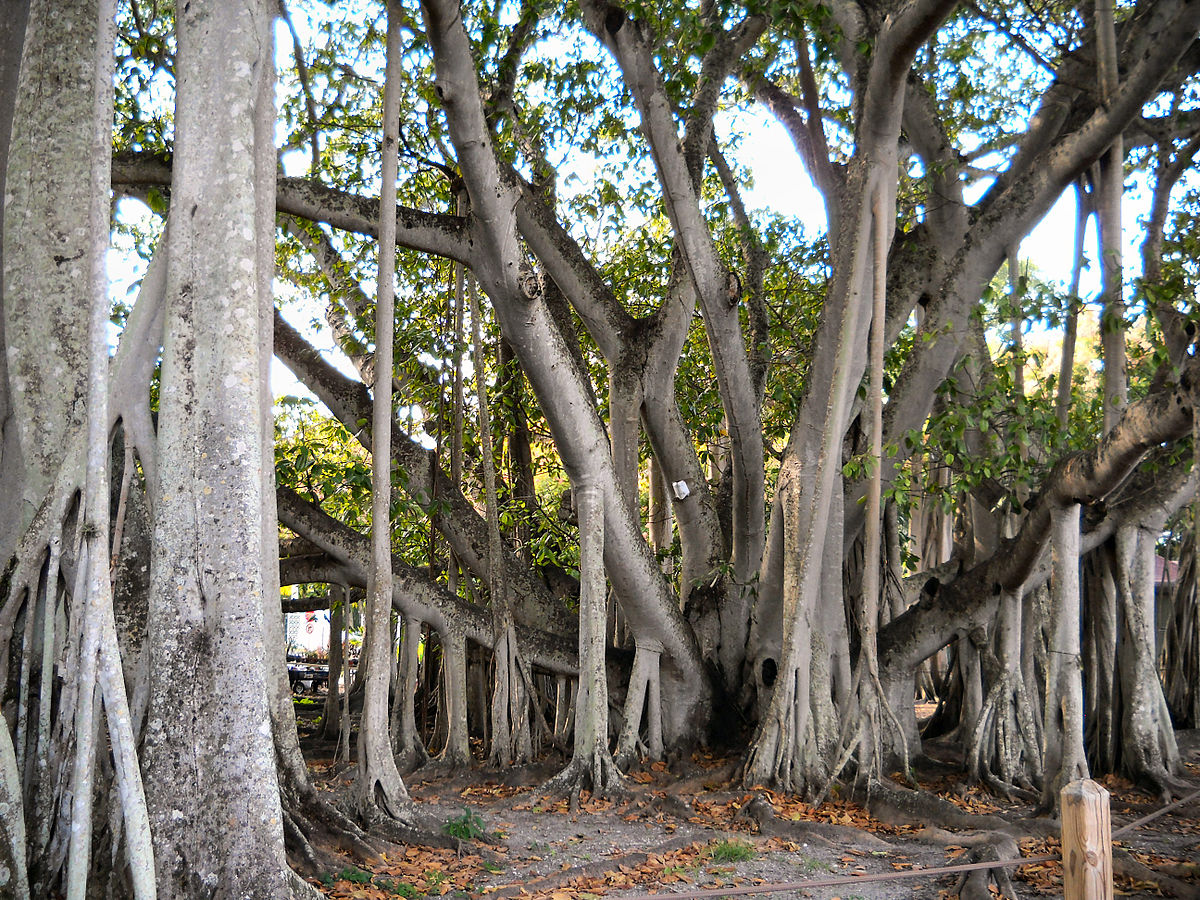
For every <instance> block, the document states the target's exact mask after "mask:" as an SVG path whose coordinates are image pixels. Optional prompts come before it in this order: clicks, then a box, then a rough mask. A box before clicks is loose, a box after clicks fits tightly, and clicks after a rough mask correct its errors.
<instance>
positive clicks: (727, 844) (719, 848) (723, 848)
mask: <svg viewBox="0 0 1200 900" xmlns="http://www.w3.org/2000/svg"><path fill="white" fill-rule="evenodd" d="M705 853H706V854H707V855H708V857H709V858H710V859H712V861H713V862H718V863H736V862H747V861H748V860H751V859H754V857H755V856H757V855H758V853H757V851H756V850H755V849H754V847H753V846H751V845H750V844H748V843H746V842H745V841H739V840H736V839H731V840H725V841H717V842H715V843H713V844H710V845H709V846H708V847H707V849H706V850H705Z"/></svg>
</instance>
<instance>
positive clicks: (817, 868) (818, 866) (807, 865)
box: [800, 855, 833, 875]
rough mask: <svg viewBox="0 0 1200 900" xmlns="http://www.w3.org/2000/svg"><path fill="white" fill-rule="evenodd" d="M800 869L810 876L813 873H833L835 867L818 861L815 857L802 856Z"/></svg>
mask: <svg viewBox="0 0 1200 900" xmlns="http://www.w3.org/2000/svg"><path fill="white" fill-rule="evenodd" d="M800 868H802V869H803V870H804V871H805V872H807V873H808V874H810V875H811V874H812V873H813V872H831V871H833V867H832V866H830V865H829V863H827V862H823V861H822V860H819V859H817V858H816V857H815V856H804V855H801V857H800Z"/></svg>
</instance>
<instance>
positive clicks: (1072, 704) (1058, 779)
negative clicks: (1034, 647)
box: [1042, 503, 1088, 809]
mask: <svg viewBox="0 0 1200 900" xmlns="http://www.w3.org/2000/svg"><path fill="white" fill-rule="evenodd" d="M1050 515H1051V527H1052V529H1053V537H1052V539H1051V552H1052V554H1053V567H1054V572H1053V576H1052V578H1053V582H1052V584H1053V588H1052V590H1053V607H1052V611H1051V614H1050V621H1051V623H1052V628H1053V638H1052V640H1051V643H1050V661H1049V662H1050V669H1049V672H1048V673H1047V676H1046V706H1045V742H1044V745H1043V746H1044V751H1043V758H1042V770H1043V773H1044V774H1043V785H1042V804H1043V806H1045V807H1047V808H1050V809H1057V808H1058V795H1059V791H1061V790H1062V788H1063V786H1064V785H1066V784H1068V783H1070V782H1072V781H1075V780H1077V779H1079V778H1087V777H1088V766H1087V756H1086V754H1085V753H1084V749H1083V682H1082V679H1081V677H1080V676H1081V673H1080V666H1079V504H1077V503H1071V504H1067V505H1066V506H1061V507H1059V506H1056V507H1054V508H1053V509H1052V510H1051V514H1050Z"/></svg>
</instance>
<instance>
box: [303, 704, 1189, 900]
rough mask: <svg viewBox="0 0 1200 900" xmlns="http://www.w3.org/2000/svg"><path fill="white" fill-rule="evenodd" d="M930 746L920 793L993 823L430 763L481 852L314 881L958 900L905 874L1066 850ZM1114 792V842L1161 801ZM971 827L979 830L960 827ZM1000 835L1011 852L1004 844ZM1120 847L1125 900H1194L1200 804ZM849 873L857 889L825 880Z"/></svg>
mask: <svg viewBox="0 0 1200 900" xmlns="http://www.w3.org/2000/svg"><path fill="white" fill-rule="evenodd" d="M301 731H302V735H303V734H304V731H305V727H304V724H303V720H302V725H301ZM1179 737H1180V744H1181V752H1182V753H1183V755H1184V759H1185V761H1186V765H1187V768H1186V778H1185V780H1186V782H1187V783H1188V784H1189V785H1191V787H1190V788H1189V792H1190V791H1192V790H1197V789H1200V731H1192V732H1180V733H1179ZM302 743H303V745H304V747H305V751H306V754H308V756H309V765H310V769H311V771H312V775H313V778H314V781H315V782H316V783H317V784H318V786H319V787H321V789H323V790H327V791H330V792H331V793H334V794H341V793H343V792H344V791H345V789H346V788H347V786H348V785H349V784H350V782H351V781H352V779H353V777H354V771H353V768H352V767H350V768H347V767H345V766H344V765H334V764H332V762H331V759H330V754H331V753H332V746H330V745H325V744H322V743H319V742H314V741H313V740H311V739H305V740H303V741H302ZM932 749H933V751H934V752H933V753H931V756H935V757H941V758H942V763H941V764H938V762H937V761H936V760H935V761H934V762H933V763H932V764H930V765H927V766H923V767H921V769H920V770H919V771H918V783H919V784H920V785H921V786H922V787H924V788H926V789H929V790H931V791H933V792H935V793H936V794H938V795H939V796H940V797H942V798H944V799H945V800H948V801H950V802H951V803H953V804H954V806H955V807H957V808H958V809H959V810H961V811H962V812H963V813H968V814H971V815H974V816H986V817H988V818H986V819H964V820H963V821H962V822H959V823H956V824H957V825H959V826H960V827H957V828H954V829H949V828H944V827H936V826H935V825H934V823H930V822H914V823H910V824H894V823H895V822H897V821H898V817H897V815H895V813H894V811H893V812H892V813H890V814H889V813H888V812H887V811H886V810H885V811H884V812H882V813H880V815H881V817H882V818H886V819H888V820H890V823H889V822H887V821H883V820H882V818H875V817H873V816H871V815H869V814H868V813H867V812H866V811H865V810H864V808H863V807H862V806H861V805H859V804H857V803H854V802H850V801H848V800H839V799H836V798H835V799H833V800H831V801H829V802H826V803H825V804H823V805H821V806H820V807H816V808H813V807H810V806H808V805H806V804H803V803H800V802H798V801H796V800H795V799H793V798H790V797H787V796H784V795H780V794H777V793H775V792H772V791H768V790H763V789H759V790H746V789H743V788H741V787H740V786H739V782H738V780H736V779H735V775H736V774H737V768H738V763H739V760H737V759H733V758H718V757H714V756H710V755H706V754H702V753H701V754H695V755H693V756H692V757H691V758H690V759H688V760H683V761H677V762H675V763H673V764H672V766H671V767H670V769H668V767H667V766H666V765H664V764H661V763H659V764H654V765H651V766H649V767H645V768H641V769H638V770H635V771H633V772H631V773H630V777H629V779H628V792H627V794H626V795H625V796H623V797H618V798H614V799H594V798H592V797H590V796H589V795H588V794H587V793H586V792H585V793H584V794H583V795H582V796H581V797H580V798H579V802H578V804H577V806H575V807H574V808H572V806H571V804H569V803H568V801H567V800H565V799H548V798H545V797H542V796H540V792H539V790H538V788H539V786H540V785H541V784H543V783H544V782H545V780H546V779H547V778H549V777H550V776H551V775H553V774H555V772H556V771H557V770H558V768H559V767H560V766H561V760H558V761H547V762H546V763H545V764H542V765H538V766H530V767H525V768H512V769H507V770H504V771H497V770H495V769H488V768H486V767H482V766H479V767H476V768H473V769H471V770H469V771H466V772H458V773H447V772H445V771H441V770H439V769H438V767H437V766H436V764H434V765H430V766H427V767H425V768H424V769H420V770H418V771H417V772H414V773H412V774H411V775H410V776H408V777H407V778H406V784H407V785H408V788H409V791H410V793H411V794H412V796H413V798H414V800H415V801H416V805H417V809H418V810H419V814H420V816H421V818H422V820H423V821H425V822H427V823H433V824H434V825H437V826H438V827H441V828H442V830H443V831H447V832H457V835H475V834H478V833H479V832H480V831H481V830H483V831H486V832H487V833H488V835H487V838H486V839H485V840H466V841H463V842H462V844H461V846H460V850H459V852H455V851H454V850H447V849H441V850H434V849H429V848H427V847H416V846H407V847H402V848H397V850H396V852H394V853H392V854H389V855H388V856H387V858H386V859H384V860H378V861H375V862H374V863H371V864H367V863H365V862H364V861H362V860H353V859H351V858H349V857H347V858H346V865H345V868H344V869H343V870H342V871H340V872H331V873H328V874H327V875H326V876H325V878H324V879H322V880H321V881H320V883H318V882H317V881H315V880H314V883H317V886H318V887H319V888H320V890H321V891H322V892H323V893H324V894H325V895H326V896H329V897H335V898H351V900H387V898H394V897H404V898H419V897H426V896H431V897H436V896H449V897H490V898H508V897H520V898H534V900H575V898H579V900H598V898H601V897H603V898H614V900H615V898H632V897H640V896H644V895H647V894H652V893H653V894H659V895H666V894H688V895H692V896H696V895H701V896H711V897H730V898H732V897H736V896H740V895H742V894H749V893H750V891H751V890H752V889H755V888H758V889H760V890H761V889H762V888H765V887H768V886H774V885H788V887H787V888H786V889H782V890H774V891H772V892H771V893H769V894H768V893H757V892H756V893H755V894H753V895H754V896H765V897H776V898H798V897H811V898H824V900H829V898H841V900H852V898H861V900H868V898H871V900H874V898H894V897H930V898H939V897H950V896H954V895H955V893H956V889H957V887H958V882H959V879H960V877H961V876H960V875H959V874H944V875H940V876H939V875H924V876H920V877H916V878H912V877H909V878H902V876H905V875H906V873H911V872H914V871H915V870H920V869H931V868H938V867H944V866H952V865H955V864H959V863H963V862H967V861H970V860H973V859H975V858H976V857H977V856H978V854H979V852H980V848H981V847H985V846H987V845H989V844H993V845H994V849H995V851H996V852H997V853H998V854H999V856H992V857H991V858H992V859H997V858H1008V857H1009V856H1010V855H1011V854H1012V853H1013V852H1014V851H1018V848H1019V853H1020V855H1021V856H1025V857H1029V856H1037V855H1043V854H1046V853H1051V854H1057V853H1058V851H1059V846H1058V841H1057V839H1056V838H1055V837H1040V836H1038V835H1048V834H1052V833H1056V828H1055V823H1053V822H1050V821H1049V820H1047V819H1031V818H1029V815H1030V812H1031V810H1030V808H1029V806H1028V805H1025V804H1020V803H1009V802H1006V801H1003V800H1000V799H997V798H995V797H993V796H992V795H990V794H988V793H986V792H985V791H982V790H980V789H978V788H968V787H966V786H965V783H964V779H963V777H962V775H961V774H960V773H958V772H956V771H954V769H953V768H952V767H951V765H950V763H952V762H953V753H954V748H952V747H934V748H932ZM1105 784H1106V786H1107V787H1108V788H1109V790H1110V791H1111V792H1112V806H1111V809H1112V821H1113V828H1114V830H1116V829H1118V828H1120V827H1121V826H1122V825H1125V824H1127V823H1129V822H1132V821H1134V820H1136V819H1138V818H1140V817H1142V816H1144V815H1147V814H1148V813H1151V812H1153V811H1154V810H1156V809H1158V808H1160V806H1161V805H1162V804H1161V803H1160V802H1159V801H1158V800H1157V798H1154V797H1152V796H1150V795H1149V794H1146V793H1143V792H1141V791H1138V790H1136V789H1134V788H1133V786H1132V785H1130V784H1129V783H1127V782H1123V781H1121V780H1119V779H1106V780H1105ZM995 817H1000V818H999V819H997V818H995ZM901 818H902V817H901ZM1000 820H1003V822H1001V821H1000ZM976 822H979V823H981V824H982V827H980V828H970V827H966V826H969V825H972V824H975V823H976ZM1004 823H1007V825H1008V829H1009V830H1010V832H1011V834H1012V836H1013V837H1014V838H1015V841H1014V842H1012V843H1005V842H1004V841H1003V839H1002V838H1001V840H1000V841H999V842H998V843H997V842H996V840H995V839H996V838H997V836H998V835H999V832H998V830H997V829H998V828H999V827H1002V826H1003V824H1004ZM1115 846H1116V848H1117V857H1118V859H1117V862H1116V865H1115V868H1116V869H1117V873H1118V874H1117V876H1116V881H1115V883H1116V893H1117V895H1118V896H1128V897H1161V896H1178V897H1193V898H1200V799H1196V800H1193V801H1192V802H1190V803H1188V804H1187V805H1185V806H1183V807H1180V808H1177V809H1175V810H1173V811H1171V812H1169V813H1167V814H1166V815H1164V816H1162V817H1160V818H1158V819H1156V820H1155V821H1153V822H1151V823H1148V824H1147V825H1145V826H1142V827H1140V828H1138V829H1137V830H1135V831H1133V832H1130V833H1128V834H1126V835H1123V836H1121V837H1119V838H1118V839H1117V841H1116V845H1115ZM1006 851H1007V852H1006ZM1008 871H1009V872H1011V873H1013V874H1012V880H1011V886H1012V894H1013V895H1014V896H1016V897H1019V898H1032V897H1045V896H1062V876H1061V868H1060V866H1059V864H1058V863H1057V862H1041V863H1036V864H1033V865H1028V866H1025V867H1021V868H1016V869H1009V870H1008ZM863 876H877V877H884V878H886V879H887V880H874V879H864V878H863ZM847 877H849V878H853V879H856V880H855V881H853V882H850V883H841V884H824V885H822V884H820V883H821V882H828V881H831V880H835V879H843V878H847ZM978 884H979V882H976V885H978ZM980 889H982V890H983V891H984V893H982V894H976V895H975V896H981V897H986V896H988V895H989V892H990V893H993V894H994V893H995V891H996V890H997V888H996V886H995V885H994V884H993V886H992V887H991V888H990V889H989V888H987V887H982V888H980ZM970 890H971V888H970V887H968V888H967V891H966V893H964V896H968V895H970Z"/></svg>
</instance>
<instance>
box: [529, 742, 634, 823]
mask: <svg viewBox="0 0 1200 900" xmlns="http://www.w3.org/2000/svg"><path fill="white" fill-rule="evenodd" d="M584 790H591V792H592V796H593V797H607V798H609V799H614V798H617V797H623V796H625V795H626V794H627V793H628V791H627V789H626V787H625V779H624V777H623V776H622V775H621V771H620V770H619V769H618V768H617V765H616V763H615V762H614V761H613V758H612V757H611V756H609V755H608V754H607V753H598V754H595V755H594V758H592V759H588V758H586V757H579V756H576V757H574V758H572V760H571V761H570V762H569V763H567V766H566V768H565V769H563V770H562V771H561V772H559V773H558V774H557V775H555V776H554V777H553V778H551V779H550V780H549V781H547V782H545V783H544V784H543V785H542V786H541V787H540V788H539V789H538V791H537V793H538V795H539V796H542V797H556V798H561V797H566V798H567V800H568V803H569V804H570V809H571V812H573V813H574V812H577V811H578V810H579V796H580V794H581V793H582V792H583V791H584Z"/></svg>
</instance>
